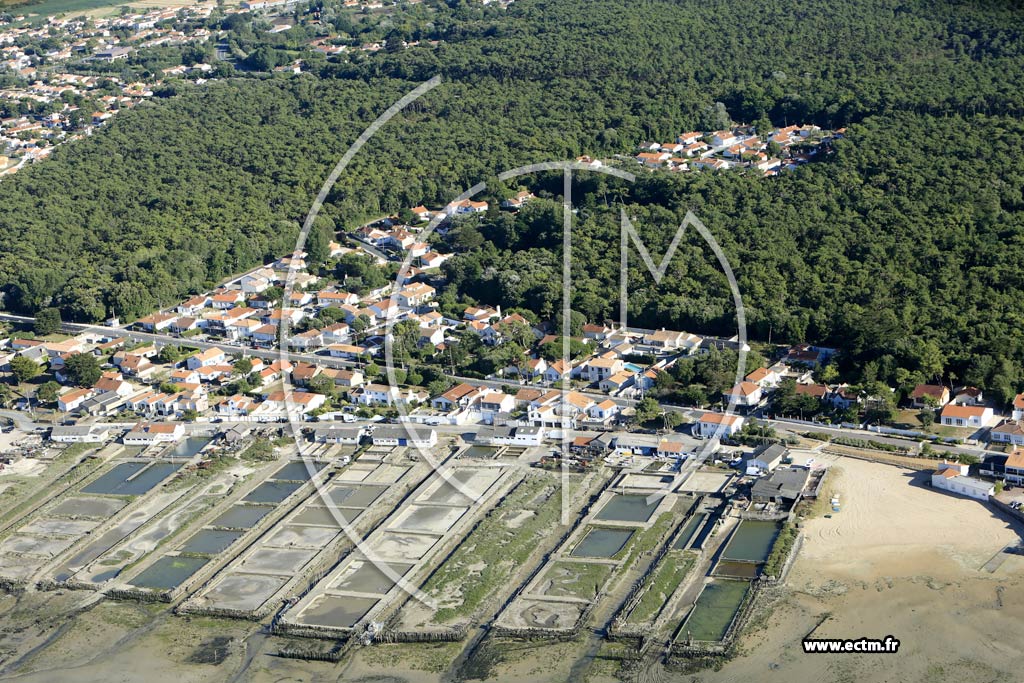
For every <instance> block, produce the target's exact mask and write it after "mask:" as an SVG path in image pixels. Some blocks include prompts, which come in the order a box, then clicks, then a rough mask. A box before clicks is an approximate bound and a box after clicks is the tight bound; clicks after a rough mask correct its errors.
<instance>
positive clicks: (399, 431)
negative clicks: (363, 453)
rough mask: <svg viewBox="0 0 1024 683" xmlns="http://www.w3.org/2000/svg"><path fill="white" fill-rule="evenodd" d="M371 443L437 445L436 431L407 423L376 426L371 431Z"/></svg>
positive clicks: (375, 444) (422, 446)
mask: <svg viewBox="0 0 1024 683" xmlns="http://www.w3.org/2000/svg"><path fill="white" fill-rule="evenodd" d="M373 445H374V446H412V447H415V448H430V447H432V446H435V445H437V432H436V431H435V430H433V429H424V428H423V427H419V426H415V427H414V426H413V425H411V424H408V423H406V424H401V425H388V426H385V427H377V428H376V429H375V430H374V431H373Z"/></svg>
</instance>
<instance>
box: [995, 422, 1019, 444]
mask: <svg viewBox="0 0 1024 683" xmlns="http://www.w3.org/2000/svg"><path fill="white" fill-rule="evenodd" d="M989 436H990V438H991V439H992V441H993V442H996V443H1010V444H1013V445H1014V446H1024V424H1022V423H1021V421H1020V420H1007V421H1005V422H1003V423H1002V424H1001V425H999V426H998V427H993V428H992V431H991V432H990V435H989Z"/></svg>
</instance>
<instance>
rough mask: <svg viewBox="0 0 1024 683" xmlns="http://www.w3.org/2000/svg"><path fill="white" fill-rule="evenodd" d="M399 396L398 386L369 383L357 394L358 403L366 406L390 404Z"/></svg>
mask: <svg viewBox="0 0 1024 683" xmlns="http://www.w3.org/2000/svg"><path fill="white" fill-rule="evenodd" d="M397 398H398V387H392V386H388V385H387V384H367V385H366V386H365V387H363V388H362V390H361V391H360V392H359V394H358V396H356V399H355V400H356V403H359V404H360V405H364V406H389V405H391V404H393V403H394V402H395V400H396V399H397Z"/></svg>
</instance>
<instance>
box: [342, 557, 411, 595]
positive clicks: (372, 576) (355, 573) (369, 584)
mask: <svg viewBox="0 0 1024 683" xmlns="http://www.w3.org/2000/svg"><path fill="white" fill-rule="evenodd" d="M382 564H384V565H385V566H386V567H387V568H388V569H390V570H391V572H392V573H393V574H395V575H397V576H404V575H405V573H406V572H407V571H409V570H410V569H411V568H412V565H411V564H399V563H382ZM394 585H395V582H394V581H392V580H391V579H389V578H388V576H387V575H386V574H385V573H384V572H383V571H382V570H381V569H380V568H378V567H377V565H375V564H374V563H372V562H370V561H367V560H357V561H355V562H353V563H352V564H351V565H349V567H348V569H346V570H345V573H344V574H342V575H341V577H339V578H338V580H337V581H336V582H335V584H334V586H333V587H332V588H334V589H335V590H339V591H350V592H352V593H387V592H388V591H389V590H391V589H392V588H393V587H394Z"/></svg>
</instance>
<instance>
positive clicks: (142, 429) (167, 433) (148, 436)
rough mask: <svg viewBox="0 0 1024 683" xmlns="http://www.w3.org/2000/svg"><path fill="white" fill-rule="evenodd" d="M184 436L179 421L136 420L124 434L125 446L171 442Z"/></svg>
mask: <svg viewBox="0 0 1024 683" xmlns="http://www.w3.org/2000/svg"><path fill="white" fill-rule="evenodd" d="M183 436H185V425H183V424H181V423H180V422H138V423H136V425H135V426H134V427H132V428H131V430H130V431H129V432H128V433H127V434H125V435H124V439H123V441H124V444H125V445H126V446H151V445H153V444H155V443H171V442H174V441H177V440H178V439H180V438H181V437H183Z"/></svg>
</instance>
